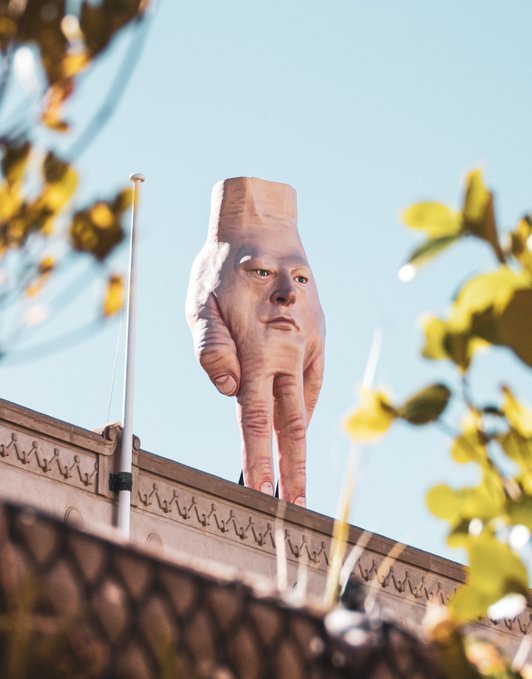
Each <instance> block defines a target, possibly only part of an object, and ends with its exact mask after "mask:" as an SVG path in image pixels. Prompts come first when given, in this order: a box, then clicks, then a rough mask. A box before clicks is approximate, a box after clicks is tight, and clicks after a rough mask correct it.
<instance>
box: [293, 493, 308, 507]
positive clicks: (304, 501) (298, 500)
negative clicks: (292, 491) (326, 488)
mask: <svg viewBox="0 0 532 679" xmlns="http://www.w3.org/2000/svg"><path fill="white" fill-rule="evenodd" d="M294 504H295V505H299V506H300V507H306V506H307V498H306V497H305V496H304V495H300V496H299V497H296V499H295V500H294Z"/></svg>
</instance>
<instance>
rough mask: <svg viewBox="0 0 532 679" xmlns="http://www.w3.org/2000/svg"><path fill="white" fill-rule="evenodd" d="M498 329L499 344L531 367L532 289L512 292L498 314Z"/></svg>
mask: <svg viewBox="0 0 532 679" xmlns="http://www.w3.org/2000/svg"><path fill="white" fill-rule="evenodd" d="M498 330H499V339H500V344H502V345H504V346H507V347H509V348H510V349H511V350H512V351H513V352H514V353H515V354H516V355H517V356H518V357H519V358H520V359H521V360H522V361H523V363H526V365H528V366H529V367H530V368H532V289H526V290H525V289H523V290H516V291H515V292H514V293H513V295H512V297H511V299H510V300H509V302H508V303H507V304H506V306H505V308H504V309H503V310H502V312H501V314H500V317H499V322H498Z"/></svg>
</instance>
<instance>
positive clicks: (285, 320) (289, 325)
mask: <svg viewBox="0 0 532 679" xmlns="http://www.w3.org/2000/svg"><path fill="white" fill-rule="evenodd" d="M267 324H268V325H272V326H273V327H274V328H278V329H279V330H299V328H298V325H297V323H296V322H295V321H294V319H293V318H291V317H290V316H276V317H275V318H272V319H271V320H269V321H267Z"/></svg>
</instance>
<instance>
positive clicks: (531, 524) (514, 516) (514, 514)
mask: <svg viewBox="0 0 532 679" xmlns="http://www.w3.org/2000/svg"><path fill="white" fill-rule="evenodd" d="M506 511H507V513H508V518H509V519H510V523H512V524H513V525H515V526H518V525H519V524H522V525H523V526H526V527H527V528H528V530H531V531H532V497H523V498H521V499H520V500H518V501H514V502H509V503H508V506H507V509H506Z"/></svg>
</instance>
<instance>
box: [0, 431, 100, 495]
mask: <svg viewBox="0 0 532 679" xmlns="http://www.w3.org/2000/svg"><path fill="white" fill-rule="evenodd" d="M0 461H2V462H5V463H6V464H9V465H11V466H13V467H19V468H25V469H26V470H28V471H32V472H34V473H35V474H39V475H41V476H46V477H48V478H52V479H55V480H56V481H61V482H63V483H68V484H70V485H73V486H77V487H79V488H83V489H84V490H88V491H89V492H93V493H95V492H96V489H97V482H98V455H97V454H94V453H89V452H86V451H83V450H79V449H78V450H72V449H70V448H68V447H66V446H57V445H54V444H52V443H50V442H47V441H43V440H40V441H38V440H36V439H35V438H34V436H30V435H28V434H25V433H23V432H18V431H12V430H8V429H5V428H3V427H0Z"/></svg>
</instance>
